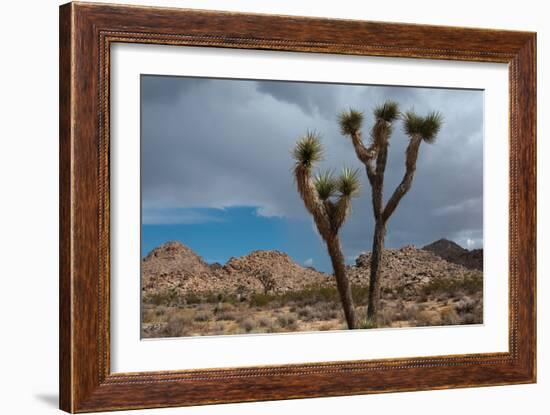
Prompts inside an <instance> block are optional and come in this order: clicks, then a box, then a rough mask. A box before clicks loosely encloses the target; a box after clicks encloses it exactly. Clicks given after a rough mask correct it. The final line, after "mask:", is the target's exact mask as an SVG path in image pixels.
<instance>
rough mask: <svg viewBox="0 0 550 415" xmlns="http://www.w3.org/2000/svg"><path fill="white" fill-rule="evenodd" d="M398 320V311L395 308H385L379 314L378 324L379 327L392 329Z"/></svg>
mask: <svg viewBox="0 0 550 415" xmlns="http://www.w3.org/2000/svg"><path fill="white" fill-rule="evenodd" d="M395 320H397V310H396V309H395V308H389V307H388V308H383V309H382V310H380V311H379V312H378V316H377V319H376V321H377V323H376V325H377V326H378V327H390V326H391V324H392V323H393V322H394V321H395Z"/></svg>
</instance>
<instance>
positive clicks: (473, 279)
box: [421, 274, 483, 296]
mask: <svg viewBox="0 0 550 415" xmlns="http://www.w3.org/2000/svg"><path fill="white" fill-rule="evenodd" d="M481 291H483V276H481V275H477V274H469V275H466V276H464V277H462V278H441V277H440V278H434V279H433V280H431V281H430V282H429V283H427V284H425V285H424V286H423V287H422V291H421V294H424V295H427V296H432V295H438V294H442V293H445V294H447V295H450V296H454V295H456V294H457V293H459V292H462V293H465V294H470V295H471V294H475V293H478V292H481Z"/></svg>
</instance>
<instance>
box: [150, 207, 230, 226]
mask: <svg viewBox="0 0 550 415" xmlns="http://www.w3.org/2000/svg"><path fill="white" fill-rule="evenodd" d="M223 221H224V219H223V218H221V217H219V216H217V215H216V214H214V213H212V212H211V211H210V212H209V211H207V210H204V209H171V208H167V209H162V208H161V209H159V208H145V209H143V211H142V217H141V222H142V224H144V225H196V224H201V223H209V222H223Z"/></svg>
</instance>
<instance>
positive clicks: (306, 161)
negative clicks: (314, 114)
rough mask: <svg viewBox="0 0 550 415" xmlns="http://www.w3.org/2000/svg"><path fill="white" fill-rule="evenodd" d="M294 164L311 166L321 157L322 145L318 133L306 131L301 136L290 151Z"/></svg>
mask: <svg viewBox="0 0 550 415" xmlns="http://www.w3.org/2000/svg"><path fill="white" fill-rule="evenodd" d="M292 155H293V157H294V160H296V164H297V165H300V166H303V167H306V168H311V166H312V165H313V164H315V163H316V162H318V161H321V160H322V159H323V146H322V144H321V140H320V137H319V134H317V133H315V132H310V131H308V132H307V133H306V135H304V136H303V137H301V138H300V139H299V140H298V142H297V143H296V146H295V147H294V150H293V152H292Z"/></svg>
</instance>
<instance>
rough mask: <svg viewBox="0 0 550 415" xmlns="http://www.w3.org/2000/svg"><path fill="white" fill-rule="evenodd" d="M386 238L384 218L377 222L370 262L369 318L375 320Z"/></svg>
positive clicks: (378, 302)
mask: <svg viewBox="0 0 550 415" xmlns="http://www.w3.org/2000/svg"><path fill="white" fill-rule="evenodd" d="M385 237H386V223H385V222H384V221H383V220H382V218H380V219H378V220H377V221H376V225H375V228H374V238H373V241H372V256H371V261H370V279H369V303H368V308H367V318H368V319H369V320H374V319H375V318H376V315H377V313H378V308H379V304H380V272H381V269H382V258H383V254H384V239H385Z"/></svg>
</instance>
